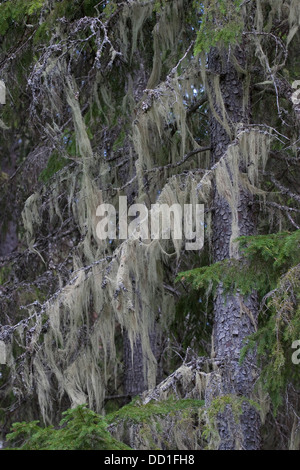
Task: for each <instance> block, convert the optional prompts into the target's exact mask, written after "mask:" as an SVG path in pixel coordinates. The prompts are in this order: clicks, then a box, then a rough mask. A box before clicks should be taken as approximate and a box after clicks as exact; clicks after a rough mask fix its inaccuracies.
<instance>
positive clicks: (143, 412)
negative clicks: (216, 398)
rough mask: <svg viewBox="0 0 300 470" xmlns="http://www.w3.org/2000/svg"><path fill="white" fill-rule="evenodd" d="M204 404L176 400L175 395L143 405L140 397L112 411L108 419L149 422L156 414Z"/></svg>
mask: <svg viewBox="0 0 300 470" xmlns="http://www.w3.org/2000/svg"><path fill="white" fill-rule="evenodd" d="M203 405H204V402H203V401H202V400H193V399H183V400H176V399H175V398H173V397H170V398H168V399H167V400H164V401H158V402H154V401H151V402H150V403H147V404H146V405H143V404H142V403H140V402H139V400H138V399H135V400H133V401H132V402H131V403H129V404H128V405H125V406H123V407H122V408H121V409H120V410H118V411H117V412H116V413H112V414H111V415H110V416H109V417H108V420H109V422H111V423H112V422H114V423H117V422H118V421H124V420H125V421H127V420H130V421H131V422H134V423H147V422H148V421H149V420H151V419H152V418H153V417H154V416H166V415H169V414H174V413H176V412H178V411H184V410H190V411H192V410H194V411H197V410H198V409H199V408H201V407H202V406H203Z"/></svg>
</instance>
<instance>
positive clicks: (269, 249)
mask: <svg viewBox="0 0 300 470" xmlns="http://www.w3.org/2000/svg"><path fill="white" fill-rule="evenodd" d="M237 241H239V243H240V252H241V255H242V257H241V259H239V260H236V259H226V260H224V261H220V262H218V263H214V264H212V265H210V266H202V267H200V268H196V269H193V270H190V271H186V272H181V273H179V274H178V276H177V278H176V281H177V282H178V281H184V282H186V283H188V284H190V285H191V286H192V287H193V288H194V289H204V290H206V291H209V292H212V293H214V292H215V289H216V288H217V286H218V285H219V284H220V283H222V284H223V287H224V292H228V291H229V290H234V291H236V290H237V289H238V290H239V291H240V292H241V293H242V294H247V293H249V292H251V291H252V290H254V289H255V290H256V291H257V292H258V293H260V295H261V296H263V295H265V294H267V292H269V291H270V290H271V289H274V288H275V287H276V285H277V283H278V280H279V278H280V276H282V275H283V274H284V273H285V272H286V271H287V269H288V268H289V267H292V266H295V265H296V264H298V263H300V250H299V246H300V230H296V231H295V232H292V233H289V232H280V233H276V234H269V235H258V236H249V237H239V238H238V239H237Z"/></svg>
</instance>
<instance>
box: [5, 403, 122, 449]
mask: <svg viewBox="0 0 300 470" xmlns="http://www.w3.org/2000/svg"><path fill="white" fill-rule="evenodd" d="M63 416H64V417H63V419H62V420H61V422H60V424H59V428H58V429H55V428H54V427H53V426H48V427H45V428H42V427H40V426H39V424H38V423H39V421H32V422H30V423H26V422H21V423H14V424H13V426H12V430H11V431H12V432H11V433H10V434H8V435H7V436H6V438H7V440H8V441H10V442H12V443H13V444H14V445H15V447H14V449H15V450H130V448H129V447H128V446H126V445H125V444H123V443H122V442H119V441H117V440H116V439H114V438H113V437H112V436H111V434H110V433H109V432H108V431H107V422H106V420H105V418H104V417H103V416H100V415H98V414H97V413H95V412H93V411H92V410H90V409H88V408H87V407H86V405H79V406H77V407H76V408H73V409H69V410H67V411H65V412H64V413H63Z"/></svg>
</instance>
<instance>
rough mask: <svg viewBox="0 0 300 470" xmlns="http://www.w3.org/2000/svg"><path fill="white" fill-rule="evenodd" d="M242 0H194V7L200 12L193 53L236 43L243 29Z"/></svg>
mask: <svg viewBox="0 0 300 470" xmlns="http://www.w3.org/2000/svg"><path fill="white" fill-rule="evenodd" d="M241 4H242V0H233V1H230V2H229V1H227V0H206V1H204V2H201V1H199V0H196V1H195V2H194V7H195V8H196V9H198V11H199V12H200V14H201V19H200V21H201V24H200V29H199V31H198V32H197V40H196V45H195V53H199V52H202V51H204V52H208V51H209V49H210V48H211V47H215V46H225V47H227V46H229V44H233V43H236V42H237V41H238V39H239V38H240V36H241V33H242V30H243V24H244V23H243V18H242V15H241Z"/></svg>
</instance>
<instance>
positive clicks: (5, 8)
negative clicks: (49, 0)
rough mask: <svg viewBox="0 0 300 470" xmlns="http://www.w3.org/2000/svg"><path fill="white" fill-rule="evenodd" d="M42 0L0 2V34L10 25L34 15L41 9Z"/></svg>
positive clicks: (22, 21)
mask: <svg viewBox="0 0 300 470" xmlns="http://www.w3.org/2000/svg"><path fill="white" fill-rule="evenodd" d="M43 4H44V0H30V1H26V2H24V1H23V0H12V1H8V2H5V3H1V4H0V36H3V35H4V34H5V33H6V32H7V30H8V29H9V28H10V27H15V26H16V24H20V23H23V24H24V22H26V20H27V19H28V17H30V16H32V15H36V14H37V13H39V12H40V10H41V9H42V6H43Z"/></svg>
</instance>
